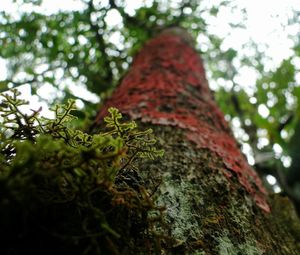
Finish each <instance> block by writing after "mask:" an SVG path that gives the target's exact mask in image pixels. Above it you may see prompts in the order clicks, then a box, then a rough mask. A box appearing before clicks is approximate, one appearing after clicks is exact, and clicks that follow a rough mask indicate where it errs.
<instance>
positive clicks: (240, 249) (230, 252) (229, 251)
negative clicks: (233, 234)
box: [216, 231, 263, 255]
mask: <svg viewBox="0 0 300 255" xmlns="http://www.w3.org/2000/svg"><path fill="white" fill-rule="evenodd" d="M216 240H217V241H218V254H219V255H241V254H243V255H262V254H263V251H261V250H260V249H259V248H258V247H257V244H256V243H253V242H251V241H246V242H244V243H242V244H238V245H235V244H234V242H232V241H231V239H230V238H229V237H228V233H227V232H226V231H223V233H222V235H220V236H218V237H216Z"/></svg>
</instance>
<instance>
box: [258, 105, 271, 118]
mask: <svg viewBox="0 0 300 255" xmlns="http://www.w3.org/2000/svg"><path fill="white" fill-rule="evenodd" d="M258 113H259V115H260V116H262V117H263V118H267V117H268V116H269V114H270V111H269V109H268V107H267V106H265V105H264V104H260V105H259V106H258Z"/></svg>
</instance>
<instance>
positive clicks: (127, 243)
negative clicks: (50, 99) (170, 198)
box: [0, 90, 163, 254]
mask: <svg viewBox="0 0 300 255" xmlns="http://www.w3.org/2000/svg"><path fill="white" fill-rule="evenodd" d="M2 97H3V100H2V102H1V105H0V114H1V118H2V122H1V124H0V138H1V140H0V194H1V197H0V224H1V229H0V234H1V236H2V237H3V239H2V243H3V245H2V246H1V248H0V249H1V254H25V253H26V254H120V253H126V254H137V253H138V247H143V249H144V250H145V243H147V247H148V248H147V249H148V251H149V252H152V253H153V250H155V249H157V247H159V246H160V242H161V239H162V237H161V236H159V235H158V233H157V232H156V231H154V227H153V224H160V223H161V216H160V215H161V214H162V211H163V208H162V207H158V206H156V205H155V204H154V201H153V199H152V198H151V195H150V194H152V193H153V191H152V190H149V189H148V188H147V187H146V186H145V185H144V180H143V178H142V176H141V175H140V174H139V169H138V168H137V166H136V165H137V163H138V162H139V161H141V160H143V159H144V158H148V159H154V158H156V157H160V156H162V154H163V152H162V151H161V150H157V149H156V148H155V142H156V141H155V139H154V138H153V136H152V134H151V132H152V131H151V130H150V129H148V130H145V131H140V130H138V129H137V125H136V123H135V122H133V121H131V122H125V123H124V122H122V115H121V113H119V111H118V110H117V109H115V108H110V109H109V113H110V115H109V116H107V117H106V118H105V119H104V121H105V123H106V127H105V131H104V132H100V133H98V134H94V135H89V134H87V133H84V132H82V131H80V130H77V129H74V128H73V127H72V121H73V120H74V119H76V117H75V116H74V114H73V112H74V111H75V110H76V108H75V102H74V101H73V100H70V101H69V102H68V103H67V104H66V105H58V106H56V107H55V108H54V109H52V110H53V112H54V115H55V118H54V119H46V118H42V117H39V111H32V114H29V115H26V114H24V113H23V112H22V111H21V108H22V107H23V106H24V105H26V104H27V103H28V102H26V101H24V100H21V99H19V92H18V91H17V90H13V91H12V92H11V93H10V94H4V95H2ZM153 211H154V212H155V213H156V215H158V216H159V217H156V219H153V218H150V217H149V212H153ZM161 229H163V226H162V227H161ZM121 237H122V238H121ZM135 239H136V240H139V242H140V243H138V242H137V241H135Z"/></svg>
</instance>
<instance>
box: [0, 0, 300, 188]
mask: <svg viewBox="0 0 300 255" xmlns="http://www.w3.org/2000/svg"><path fill="white" fill-rule="evenodd" d="M16 2H17V3H18V4H19V6H20V9H21V7H22V6H25V5H26V4H27V5H29V8H27V9H31V11H24V12H20V13H19V15H18V16H17V17H16V15H14V14H12V13H8V12H2V13H0V31H1V32H0V57H2V58H5V59H7V60H8V65H9V68H8V70H9V73H8V77H7V79H6V80H3V81H1V82H0V90H1V91H4V90H6V89H7V88H10V87H16V86H19V85H21V84H28V83H29V84H30V85H31V89H32V93H33V94H36V93H37V94H38V95H39V96H41V97H43V99H44V100H45V97H44V96H43V93H42V91H39V89H40V88H42V86H43V85H45V84H48V85H51V86H53V87H54V88H55V89H56V91H57V92H60V94H59V93H58V94H59V95H60V96H58V97H57V98H56V99H55V100H54V101H53V102H51V101H50V102H49V103H55V102H67V100H68V99H69V98H78V99H80V100H81V101H83V103H84V105H85V114H86V115H88V116H93V114H94V113H95V111H96V110H97V109H98V108H99V105H97V104H93V103H91V102H89V101H88V100H86V99H84V97H82V96H81V95H78V94H76V93H75V92H74V91H73V90H72V89H70V87H68V86H67V85H65V84H66V82H65V81H68V82H70V83H73V84H76V85H77V86H84V87H86V89H87V90H88V91H90V92H91V93H93V94H95V95H97V96H98V97H99V98H101V99H102V100H103V99H105V98H106V97H107V96H109V95H110V93H111V91H112V90H113V89H114V88H115V86H116V85H117V83H118V81H119V79H120V78H121V77H122V76H123V74H124V73H125V72H126V71H127V69H128V66H129V65H130V63H131V61H132V57H133V56H134V54H135V53H136V52H137V51H138V50H139V49H140V48H141V46H142V45H143V43H144V42H145V41H147V40H148V39H149V38H151V37H152V36H153V35H155V34H157V33H158V32H159V31H161V30H162V29H163V28H165V27H168V26H181V27H184V28H185V29H187V30H188V31H189V33H191V34H192V35H193V36H194V38H197V37H198V36H201V38H202V39H201V42H202V45H199V44H197V45H196V49H197V50H198V51H199V52H200V53H201V55H202V57H203V58H204V62H205V63H206V68H207V72H208V76H209V79H210V80H211V81H215V82H216V83H218V84H219V86H218V87H217V88H215V96H216V99H217V102H218V104H219V105H220V107H221V109H222V111H223V112H224V113H225V115H226V117H227V118H228V120H230V121H231V123H233V129H237V126H239V127H238V129H239V130H242V131H243V132H236V133H237V138H238V140H239V141H240V142H241V143H242V144H244V145H245V144H249V145H250V146H251V151H250V153H251V154H252V156H253V158H254V161H253V162H252V163H255V166H256V168H257V170H258V171H259V172H260V173H261V175H262V176H266V175H268V174H272V175H274V176H276V177H277V179H278V180H279V179H280V177H279V176H278V173H277V172H278V170H280V171H282V170H284V171H286V169H285V167H287V166H288V165H289V161H290V159H293V158H294V160H293V162H296V160H295V157H296V158H297V157H298V155H299V153H298V148H297V146H294V145H293V146H292V145H291V144H292V141H295V140H298V139H299V138H298V137H300V133H299V132H297V131H295V130H298V129H295V127H297V126H298V125H300V124H299V123H300V119H299V116H300V109H299V107H300V106H299V103H298V102H299V100H300V84H299V77H298V79H296V76H297V74H298V76H299V69H300V67H299V58H300V41H299V38H300V36H299V32H298V33H297V34H296V35H293V36H291V40H292V41H293V49H292V50H293V54H292V55H291V57H289V58H288V59H285V60H283V61H282V63H281V64H280V65H279V66H278V67H276V68H273V69H268V68H266V65H265V63H266V57H265V56H264V51H263V50H262V49H261V48H259V45H255V44H253V42H248V45H244V46H245V47H250V48H251V50H252V51H253V52H254V53H253V54H252V55H251V56H250V55H249V56H246V55H243V54H241V53H240V52H238V51H237V50H236V49H233V48H227V47H224V39H225V37H223V38H221V37H219V36H217V35H216V34H214V33H213V32H212V31H211V30H210V29H208V27H209V24H208V20H209V19H210V18H216V19H218V18H219V16H218V14H219V11H220V10H221V9H222V8H230V10H232V11H234V10H236V9H237V6H236V5H235V1H216V2H215V3H214V4H213V3H210V4H208V3H207V2H205V1H197V0H182V1H159V0H153V1H141V2H140V3H139V4H138V7H137V8H136V9H135V11H134V12H129V11H128V9H127V6H126V1H121V0H119V1H117V0H107V1H93V0H81V1H78V3H81V6H82V7H81V8H80V10H75V11H60V12H57V13H53V14H43V13H41V12H38V11H37V9H36V7H38V6H39V5H40V4H41V1H24V0H23V1H16ZM238 11H239V12H241V14H242V17H243V18H244V19H246V16H247V13H245V10H238ZM111 12H115V16H114V17H115V18H116V19H120V22H119V23H118V24H114V25H113V26H112V25H111V24H110V22H111V21H110V20H109V19H108V17H109V16H110V14H111ZM298 23H299V13H297V12H295V13H294V16H293V17H290V18H289V24H287V25H293V24H298ZM228 25H229V26H230V27H231V28H232V29H242V28H243V26H244V25H243V20H239V21H237V22H236V23H230V24H228ZM114 38H115V39H114ZM116 38H117V39H116ZM265 47H267V46H265ZM245 67H247V68H249V69H251V70H252V71H253V72H254V73H256V74H257V77H258V79H257V81H256V86H255V88H253V89H252V91H251V92H249V91H247V90H246V89H245V88H244V87H243V86H241V84H240V83H239V82H237V77H238V75H239V72H240V69H242V68H245ZM296 80H297V81H296ZM297 82H298V83H297ZM61 91H62V93H61ZM263 110H264V111H263ZM234 123H235V124H236V123H238V124H237V125H234ZM276 148H277V150H276ZM278 148H279V149H278ZM248 151H249V150H248ZM248 153H249V152H248ZM299 157H300V156H299ZM283 165H285V167H283ZM292 168H294V169H298V168H299V166H298V165H296V166H295V165H294V166H293V167H292ZM292 168H290V169H292ZM275 169H277V170H275ZM293 171H296V170H293ZM297 172H298V173H299V174H298V175H299V178H298V179H300V171H297ZM296 179H297V178H296ZM280 182H281V181H280ZM299 183H300V182H299ZM291 185H294V184H291Z"/></svg>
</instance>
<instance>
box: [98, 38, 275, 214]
mask: <svg viewBox="0 0 300 255" xmlns="http://www.w3.org/2000/svg"><path fill="white" fill-rule="evenodd" d="M110 106H114V107H116V108H118V109H119V110H120V111H121V112H123V113H125V114H128V115H129V116H130V117H131V118H133V119H139V120H141V121H143V122H151V123H153V124H159V125H171V126H176V127H179V128H182V129H184V130H185V135H186V138H187V139H188V140H190V141H192V142H194V143H195V144H196V146H197V147H199V148H208V149H210V150H211V151H213V152H215V153H216V154H218V155H219V156H220V157H221V158H222V159H223V162H224V164H225V166H226V168H227V169H228V171H227V170H226V171H224V174H225V176H226V177H228V178H230V177H231V176H232V172H234V173H236V174H237V177H238V180H239V182H240V184H241V185H242V186H243V187H244V188H245V189H246V190H247V191H248V192H249V193H250V194H251V195H252V196H253V198H254V200H255V202H256V204H257V205H258V206H259V207H261V208H262V209H263V210H264V211H266V212H269V211H270V208H269V206H268V204H267V202H266V196H265V193H266V191H265V189H264V187H263V185H262V182H261V180H260V178H259V177H258V175H257V174H256V172H255V171H254V170H253V169H252V168H251V167H250V166H249V165H248V163H247V161H246V159H245V157H244V156H243V155H242V154H241V152H240V149H239V147H238V146H237V143H236V141H235V139H234V138H233V136H232V134H231V131H230V129H229V127H228V124H227V123H226V121H225V120H224V116H223V114H222V113H221V112H220V110H219V109H218V107H217V105H216V103H215V102H214V99H213V96H212V94H211V92H210V90H209V87H208V84H207V80H206V78H205V71H204V68H203V64H202V61H201V59H200V57H199V56H198V54H197V53H196V52H195V50H194V49H193V48H191V47H190V46H189V45H188V44H187V43H186V42H185V41H184V39H183V38H181V37H180V36H176V35H170V34H162V35H160V36H158V37H157V38H154V39H152V40H151V41H150V42H148V43H147V44H146V45H145V46H144V48H143V49H142V51H141V52H140V53H139V54H138V55H137V56H136V58H135V59H134V62H133V64H132V67H131V69H130V71H129V73H128V74H127V75H126V76H125V78H124V79H123V81H122V83H121V84H120V86H119V87H118V88H117V90H116V91H115V93H114V94H113V96H112V97H111V98H110V99H109V100H108V101H107V102H106V104H105V106H104V107H103V108H102V109H101V110H100V112H99V113H98V115H97V118H96V121H98V122H100V121H101V120H102V119H103V117H104V116H105V115H106V114H107V109H108V108H109V107H110Z"/></svg>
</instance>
